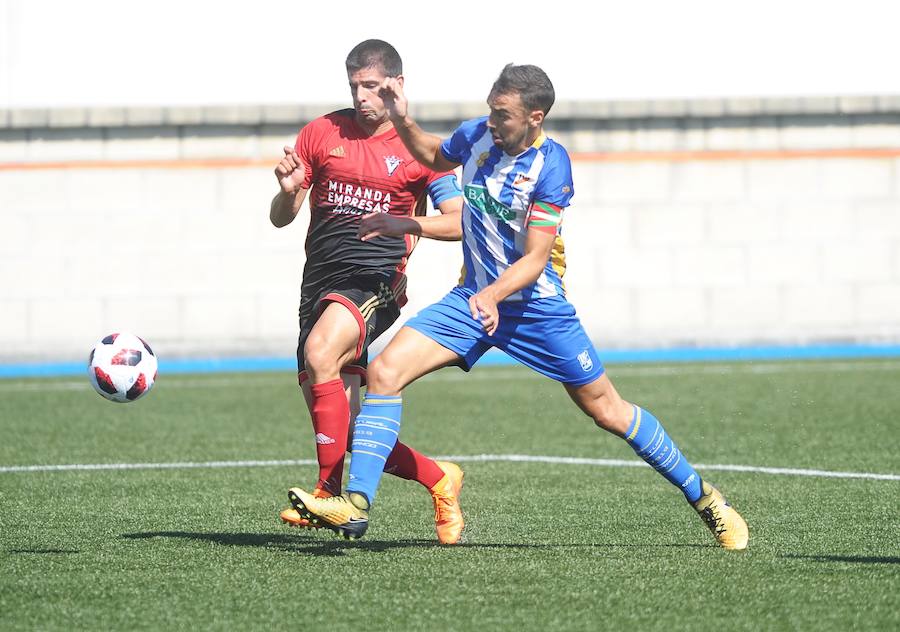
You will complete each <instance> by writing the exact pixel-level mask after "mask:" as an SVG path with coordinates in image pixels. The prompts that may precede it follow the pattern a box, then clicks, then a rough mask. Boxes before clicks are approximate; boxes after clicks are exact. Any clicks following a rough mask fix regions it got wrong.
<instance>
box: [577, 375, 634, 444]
mask: <svg viewBox="0 0 900 632" xmlns="http://www.w3.org/2000/svg"><path fill="white" fill-rule="evenodd" d="M563 386H564V387H565V389H566V392H567V393H568V394H569V397H571V398H572V401H573V402H575V403H576V404H577V405H578V407H579V408H580V409H581V410H582V411H583V412H584V413H585V414H586V415H587V416H588V417H590V418H591V419H593V420H594V423H596V424H597V425H598V426H600V427H601V428H603V429H605V430H609V431H610V432H614V433H616V434H618V435H624V434H625V432H626V431H627V430H628V425H629V424H630V423H631V417H632V414H633V410H632V406H631V404H630V403H628V402H626V401H625V400H624V399H622V397H621V396H620V395H619V392H618V391H617V390H616V387H615V386H613V383H612V381H611V380H610V379H609V376H607V374H606V373H603V374H602V375H601V376H600V377H598V378H597V379H595V380H593V381H592V382H588V383H587V384H580V385H573V384H564V385H563Z"/></svg>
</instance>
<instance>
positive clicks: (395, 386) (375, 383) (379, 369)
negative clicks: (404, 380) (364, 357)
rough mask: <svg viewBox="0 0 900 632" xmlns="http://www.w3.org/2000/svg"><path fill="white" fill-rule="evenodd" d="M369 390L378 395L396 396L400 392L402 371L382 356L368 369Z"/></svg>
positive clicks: (371, 363) (370, 364)
mask: <svg viewBox="0 0 900 632" xmlns="http://www.w3.org/2000/svg"><path fill="white" fill-rule="evenodd" d="M366 382H367V390H368V391H369V392H371V393H377V394H378V395H396V394H397V393H399V392H400V390H401V388H402V385H401V384H400V371H399V370H398V369H397V368H396V367H394V366H393V365H391V363H390V362H387V361H385V359H384V356H383V355H380V356H378V357H376V358H375V359H374V360H372V362H370V363H369V368H368V369H366Z"/></svg>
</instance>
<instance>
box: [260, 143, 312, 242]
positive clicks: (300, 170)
mask: <svg viewBox="0 0 900 632" xmlns="http://www.w3.org/2000/svg"><path fill="white" fill-rule="evenodd" d="M275 178H276V179H277V180H278V186H279V187H280V188H281V190H280V191H279V192H278V194H277V195H276V196H275V197H274V198H272V204H271V205H270V207H269V221H271V222H272V224H273V225H274V226H275V227H276V228H281V227H282V226H287V225H288V224H290V223H291V222H292V221H294V218H295V217H297V213H299V212H300V206H301V205H302V204H303V200H305V199H306V193H307V191H308V190H309V189H304V188H303V186H302V184H303V181H304V180H305V179H306V165H304V164H303V161H302V160H301V159H300V156H299V155H298V154H297V152H296V151H295V150H294V148H293V147H288V146H285V148H284V158H282V159H281V162H279V163H278V166H277V167H275Z"/></svg>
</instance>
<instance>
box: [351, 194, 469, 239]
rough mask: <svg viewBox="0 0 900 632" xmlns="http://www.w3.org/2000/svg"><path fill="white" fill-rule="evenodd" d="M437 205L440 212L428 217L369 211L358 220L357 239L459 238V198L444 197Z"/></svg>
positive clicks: (460, 234) (460, 209)
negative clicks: (404, 237) (389, 237)
mask: <svg viewBox="0 0 900 632" xmlns="http://www.w3.org/2000/svg"><path fill="white" fill-rule="evenodd" d="M437 208H438V210H439V211H440V212H441V214H440V215H431V216H428V217H425V216H423V217H394V216H393V215H389V214H387V213H369V214H368V215H365V216H363V218H362V219H361V220H360V222H359V238H360V239H362V240H363V241H369V240H370V239H374V238H375V237H378V236H380V235H388V236H391V237H402V236H403V235H418V236H419V237H426V238H428V239H438V240H440V241H459V240H460V239H462V220H461V218H462V197H460V196H457V197H454V198H450V199H449V200H444V201H443V202H441V203H440V204H438V206H437Z"/></svg>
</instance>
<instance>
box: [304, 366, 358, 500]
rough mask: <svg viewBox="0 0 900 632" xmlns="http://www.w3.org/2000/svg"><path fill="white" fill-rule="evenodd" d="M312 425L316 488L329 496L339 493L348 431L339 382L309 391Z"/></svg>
mask: <svg viewBox="0 0 900 632" xmlns="http://www.w3.org/2000/svg"><path fill="white" fill-rule="evenodd" d="M310 388H311V390H312V396H313V404H312V423H313V430H314V431H315V433H316V460H317V461H318V462H319V482H318V483H317V484H316V485H317V486H318V487H321V488H323V489H326V490H328V491H329V492H331V493H332V494H340V493H341V480H342V478H343V475H344V454H346V452H347V431H348V430H349V428H350V404H349V402H348V401H347V393H346V392H345V391H344V381H343V380H342V379H340V378H339V379H336V380H331V381H329V382H323V383H321V384H313V385H312V386H311V387H310Z"/></svg>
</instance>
